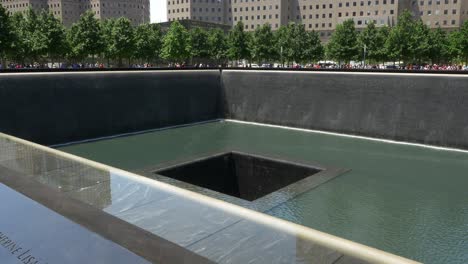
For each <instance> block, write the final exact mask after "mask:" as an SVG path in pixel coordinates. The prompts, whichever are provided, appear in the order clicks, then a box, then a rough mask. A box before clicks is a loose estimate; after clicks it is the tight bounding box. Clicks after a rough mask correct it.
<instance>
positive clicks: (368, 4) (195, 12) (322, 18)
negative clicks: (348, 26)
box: [167, 0, 468, 41]
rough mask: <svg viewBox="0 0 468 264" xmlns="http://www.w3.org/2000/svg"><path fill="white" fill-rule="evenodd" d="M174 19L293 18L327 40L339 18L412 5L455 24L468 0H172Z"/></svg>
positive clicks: (388, 19) (362, 21) (393, 13)
mask: <svg viewBox="0 0 468 264" xmlns="http://www.w3.org/2000/svg"><path fill="white" fill-rule="evenodd" d="M167 1H168V2H167V15H168V20H169V21H175V20H185V19H191V20H199V21H208V22H214V23H221V24H228V25H230V26H233V25H235V24H237V23H238V22H239V21H242V22H243V23H244V26H245V29H246V30H248V31H252V30H255V28H257V27H259V26H260V25H263V24H265V23H269V24H270V25H271V26H272V28H273V30H275V29H277V28H279V27H280V26H281V25H286V24H288V23H289V22H296V23H300V24H304V26H305V28H306V29H307V30H315V31H317V32H318V33H319V34H320V36H321V38H322V40H325V41H326V40H327V39H328V37H329V36H330V35H331V33H332V32H333V31H334V30H335V28H336V25H337V24H341V23H342V22H343V21H345V20H347V19H353V20H354V22H355V25H356V28H357V29H358V30H359V29H363V28H365V27H366V25H367V23H369V22H370V21H373V22H374V23H376V24H377V26H383V25H387V26H393V25H395V24H396V22H397V18H398V16H399V15H400V14H401V13H402V12H403V11H404V10H410V11H411V12H412V13H413V14H414V16H415V17H417V18H421V19H422V20H423V22H424V23H426V24H427V25H428V26H429V27H431V28H436V27H441V28H442V29H446V30H453V29H457V28H459V27H460V25H462V24H463V22H464V21H466V20H468V0H167Z"/></svg>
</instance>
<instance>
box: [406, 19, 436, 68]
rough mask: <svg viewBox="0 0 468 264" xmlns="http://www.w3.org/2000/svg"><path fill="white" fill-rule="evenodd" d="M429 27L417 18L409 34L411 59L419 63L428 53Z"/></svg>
mask: <svg viewBox="0 0 468 264" xmlns="http://www.w3.org/2000/svg"><path fill="white" fill-rule="evenodd" d="M429 35H430V30H429V28H428V27H427V26H426V25H425V24H424V23H423V22H422V20H418V21H416V22H415V23H414V25H413V34H412V35H411V42H410V52H411V55H412V56H413V61H414V62H416V61H417V62H418V63H419V64H421V63H422V62H423V61H424V60H425V59H426V58H427V57H428V56H429V53H430V49H431V47H430V43H429V37H430V36H429Z"/></svg>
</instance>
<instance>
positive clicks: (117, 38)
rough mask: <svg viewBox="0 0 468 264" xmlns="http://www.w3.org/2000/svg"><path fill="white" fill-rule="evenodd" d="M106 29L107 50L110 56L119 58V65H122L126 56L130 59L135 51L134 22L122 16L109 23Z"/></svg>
mask: <svg viewBox="0 0 468 264" xmlns="http://www.w3.org/2000/svg"><path fill="white" fill-rule="evenodd" d="M107 27H109V28H107ZM106 30H107V34H106V39H105V40H106V42H107V43H106V44H107V45H106V46H107V48H106V50H108V54H109V55H110V58H112V59H117V61H118V66H119V67H122V66H123V59H124V58H126V59H129V60H130V58H131V56H132V53H133V52H134V32H133V27H132V23H131V22H130V20H129V19H128V18H126V17H120V18H118V19H116V20H115V21H114V22H111V23H109V24H107V25H106ZM109 33H110V34H109ZM129 64H130V63H129Z"/></svg>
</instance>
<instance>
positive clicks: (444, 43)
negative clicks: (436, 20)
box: [428, 27, 449, 63]
mask: <svg viewBox="0 0 468 264" xmlns="http://www.w3.org/2000/svg"><path fill="white" fill-rule="evenodd" d="M428 42H429V52H428V57H429V58H430V59H431V62H432V63H440V62H441V60H443V59H448V58H449V43H448V39H447V35H446V34H445V32H444V31H443V30H442V29H441V28H440V27H439V28H437V29H436V30H433V31H430V34H429V41H428Z"/></svg>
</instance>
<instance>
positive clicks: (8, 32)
mask: <svg viewBox="0 0 468 264" xmlns="http://www.w3.org/2000/svg"><path fill="white" fill-rule="evenodd" d="M13 40H14V32H13V26H12V23H11V19H10V16H9V15H8V13H7V11H6V10H5V9H4V8H3V6H2V5H0V64H2V68H3V69H5V68H6V57H7V56H8V55H9V53H10V52H11V50H12V47H13Z"/></svg>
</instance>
